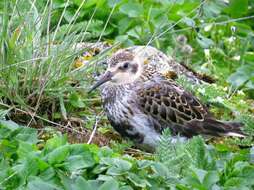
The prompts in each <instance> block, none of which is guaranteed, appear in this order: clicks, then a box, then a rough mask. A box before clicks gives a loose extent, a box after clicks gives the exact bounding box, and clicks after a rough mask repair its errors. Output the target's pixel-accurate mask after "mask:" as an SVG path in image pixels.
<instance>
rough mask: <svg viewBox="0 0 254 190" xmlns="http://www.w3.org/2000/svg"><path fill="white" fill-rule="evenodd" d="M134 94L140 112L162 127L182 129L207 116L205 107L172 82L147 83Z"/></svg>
mask: <svg viewBox="0 0 254 190" xmlns="http://www.w3.org/2000/svg"><path fill="white" fill-rule="evenodd" d="M136 93H137V99H138V104H139V106H140V108H141V110H142V111H143V112H144V113H146V114H148V115H150V116H152V118H154V119H155V120H157V121H158V122H159V123H163V124H164V125H165V124H166V125H167V124H168V125H177V126H180V127H181V126H182V127H184V126H185V125H186V124H187V123H190V122H192V121H203V120H204V118H205V117H206V115H208V111H207V109H206V107H205V106H204V105H202V104H201V103H200V101H199V100H198V99H197V98H195V97H194V96H193V95H192V94H190V93H188V92H186V91H185V90H184V89H183V88H181V87H179V86H178V85H177V84H176V83H175V82H174V81H168V80H160V81H148V82H145V83H144V85H142V87H141V88H139V89H138V90H137V92H136ZM179 130H181V129H179Z"/></svg>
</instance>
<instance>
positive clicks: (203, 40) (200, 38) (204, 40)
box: [196, 33, 214, 49]
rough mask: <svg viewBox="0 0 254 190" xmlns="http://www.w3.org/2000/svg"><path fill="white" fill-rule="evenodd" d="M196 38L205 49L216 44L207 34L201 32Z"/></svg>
mask: <svg viewBox="0 0 254 190" xmlns="http://www.w3.org/2000/svg"><path fill="white" fill-rule="evenodd" d="M196 39H197V42H198V43H199V45H200V46H201V47H202V48H204V49H208V48H210V47H211V46H213V45H214V42H213V40H211V39H209V38H206V37H205V36H202V35H201V34H200V33H199V34H198V37H197V38H196Z"/></svg>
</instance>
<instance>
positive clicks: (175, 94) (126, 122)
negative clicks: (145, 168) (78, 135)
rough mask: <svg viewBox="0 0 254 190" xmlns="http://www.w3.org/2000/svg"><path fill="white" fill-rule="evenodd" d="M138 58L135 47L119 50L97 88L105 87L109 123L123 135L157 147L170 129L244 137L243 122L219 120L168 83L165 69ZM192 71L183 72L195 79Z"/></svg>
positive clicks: (102, 94)
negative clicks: (160, 139) (241, 127)
mask: <svg viewBox="0 0 254 190" xmlns="http://www.w3.org/2000/svg"><path fill="white" fill-rule="evenodd" d="M140 52H141V54H140V55H142V53H144V52H142V50H140ZM138 55H139V54H138V53H137V52H136V53H135V55H134V54H133V52H132V51H131V49H127V50H120V51H118V52H116V53H115V54H114V55H113V56H112V57H111V58H110V59H109V63H108V69H107V71H106V72H105V74H104V75H102V76H101V78H100V79H99V81H98V82H97V83H96V84H95V85H94V87H93V88H92V89H91V90H93V89H95V88H96V87H98V86H100V89H101V96H102V101H103V106H104V109H105V112H106V114H107V116H108V119H109V121H110V123H111V124H112V126H113V127H114V128H115V129H116V130H117V131H118V132H119V133H120V134H121V135H122V136H123V137H128V138H130V139H132V140H134V141H135V142H136V143H138V144H143V145H148V146H149V147H154V146H156V142H157V141H158V139H159V138H160V135H161V133H162V131H163V129H165V128H170V129H171V131H172V134H173V135H178V134H180V135H182V136H185V137H192V136H193V135H198V134H201V135H211V136H223V135H226V136H239V137H243V136H244V135H243V133H242V132H241V130H240V124H238V123H232V122H231V123H230V122H222V121H218V120H216V119H215V118H214V117H213V116H212V115H211V114H210V113H209V111H208V109H207V108H206V106H204V105H203V104H202V103H201V102H200V101H199V100H198V99H197V98H196V97H194V96H193V95H192V94H191V93H189V92H187V91H185V90H184V89H183V88H182V87H180V86H179V85H178V84H176V83H175V81H173V80H168V79H166V78H165V76H164V75H163V73H162V72H163V70H162V69H161V68H160V66H157V65H156V64H155V63H152V64H147V62H146V60H145V59H143V56H138ZM163 67H166V65H164V66H163ZM177 67H178V66H177ZM178 68H180V67H178ZM186 72H187V71H186ZM186 72H184V71H183V72H182V74H184V75H186V76H187V77H189V79H190V80H193V81H195V80H194V78H193V77H194V76H192V75H189V73H187V74H186Z"/></svg>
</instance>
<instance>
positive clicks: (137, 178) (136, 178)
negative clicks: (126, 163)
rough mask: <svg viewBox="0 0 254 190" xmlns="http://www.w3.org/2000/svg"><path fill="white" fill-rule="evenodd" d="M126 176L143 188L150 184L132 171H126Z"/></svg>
mask: <svg viewBox="0 0 254 190" xmlns="http://www.w3.org/2000/svg"><path fill="white" fill-rule="evenodd" d="M127 178H128V179H129V180H130V181H131V182H132V183H133V184H134V185H135V186H136V187H142V188H145V187H146V186H151V184H149V182H148V181H147V180H145V179H142V178H141V177H140V176H138V175H136V174H134V173H128V174H127Z"/></svg>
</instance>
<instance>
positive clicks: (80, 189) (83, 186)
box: [75, 176, 94, 190]
mask: <svg viewBox="0 0 254 190" xmlns="http://www.w3.org/2000/svg"><path fill="white" fill-rule="evenodd" d="M75 185H76V188H77V190H90V189H94V188H93V187H92V185H91V184H90V183H89V182H88V181H87V180H85V179H84V178H83V177H81V176H79V177H78V178H77V180H76V183H75Z"/></svg>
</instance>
